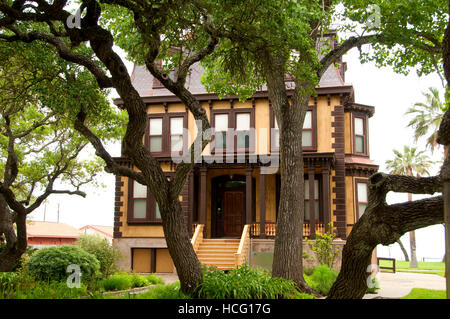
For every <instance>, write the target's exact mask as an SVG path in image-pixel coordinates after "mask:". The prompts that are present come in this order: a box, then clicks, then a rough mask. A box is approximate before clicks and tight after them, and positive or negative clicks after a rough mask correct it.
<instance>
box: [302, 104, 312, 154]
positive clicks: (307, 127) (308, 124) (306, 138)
mask: <svg viewBox="0 0 450 319" xmlns="http://www.w3.org/2000/svg"><path fill="white" fill-rule="evenodd" d="M302 146H303V147H312V146H313V121H312V111H307V112H306V115H305V122H303V132H302Z"/></svg>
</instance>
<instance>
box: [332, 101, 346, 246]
mask: <svg viewBox="0 0 450 319" xmlns="http://www.w3.org/2000/svg"><path fill="white" fill-rule="evenodd" d="M341 99H343V98H341ZM331 115H333V116H334V121H333V122H332V123H331V125H332V127H334V130H335V131H334V134H333V137H334V138H335V142H334V143H333V144H332V147H333V148H334V150H335V165H334V170H335V176H333V178H332V181H333V182H334V183H335V187H334V188H333V189H332V192H334V193H335V194H336V197H335V199H334V200H333V204H335V205H336V206H335V207H336V208H335V209H334V211H333V214H334V216H335V217H336V221H335V223H334V226H335V227H336V235H337V237H339V238H341V239H346V237H347V228H346V224H347V222H346V211H345V114H344V107H343V106H342V105H336V106H335V107H334V110H333V111H332V112H331Z"/></svg>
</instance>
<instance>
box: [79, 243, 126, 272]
mask: <svg viewBox="0 0 450 319" xmlns="http://www.w3.org/2000/svg"><path fill="white" fill-rule="evenodd" d="M76 245H77V246H80V247H81V248H83V249H84V250H85V251H87V252H88V253H91V254H93V255H94V256H95V257H96V258H97V260H98V261H99V262H100V272H101V276H102V277H103V278H106V277H108V276H109V275H111V274H112V273H113V272H114V271H116V270H117V268H116V262H117V261H118V260H119V259H120V258H122V254H121V252H120V250H119V249H118V248H117V247H115V246H112V245H110V244H109V242H108V240H107V239H106V238H101V237H100V236H93V235H81V236H80V238H79V239H78V240H77V242H76Z"/></svg>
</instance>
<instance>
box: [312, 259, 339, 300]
mask: <svg viewBox="0 0 450 319" xmlns="http://www.w3.org/2000/svg"><path fill="white" fill-rule="evenodd" d="M338 274H339V272H338V271H337V270H334V269H330V268H329V267H328V266H327V265H320V266H318V267H316V268H314V272H313V273H312V275H311V276H309V277H307V276H305V280H306V283H307V284H308V285H309V286H310V287H311V288H312V289H314V290H316V291H317V292H319V293H320V294H321V295H323V296H326V295H327V294H328V292H329V291H330V288H331V286H332V285H333V283H334V282H335V281H336V278H337V276H338Z"/></svg>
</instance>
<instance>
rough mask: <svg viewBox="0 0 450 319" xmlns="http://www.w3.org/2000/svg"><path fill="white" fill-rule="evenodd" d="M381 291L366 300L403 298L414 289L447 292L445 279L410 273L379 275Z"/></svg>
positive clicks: (368, 296)
mask: <svg viewBox="0 0 450 319" xmlns="http://www.w3.org/2000/svg"><path fill="white" fill-rule="evenodd" d="M378 276H379V277H378V279H379V280H380V289H379V290H378V294H367V295H365V296H364V299H372V298H375V297H385V298H401V297H404V296H406V295H408V294H409V293H410V291H411V290H412V289H413V288H426V289H434V290H445V278H444V277H441V276H438V275H434V274H417V273H408V272H397V273H395V274H392V273H385V272H382V273H379V275H378Z"/></svg>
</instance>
